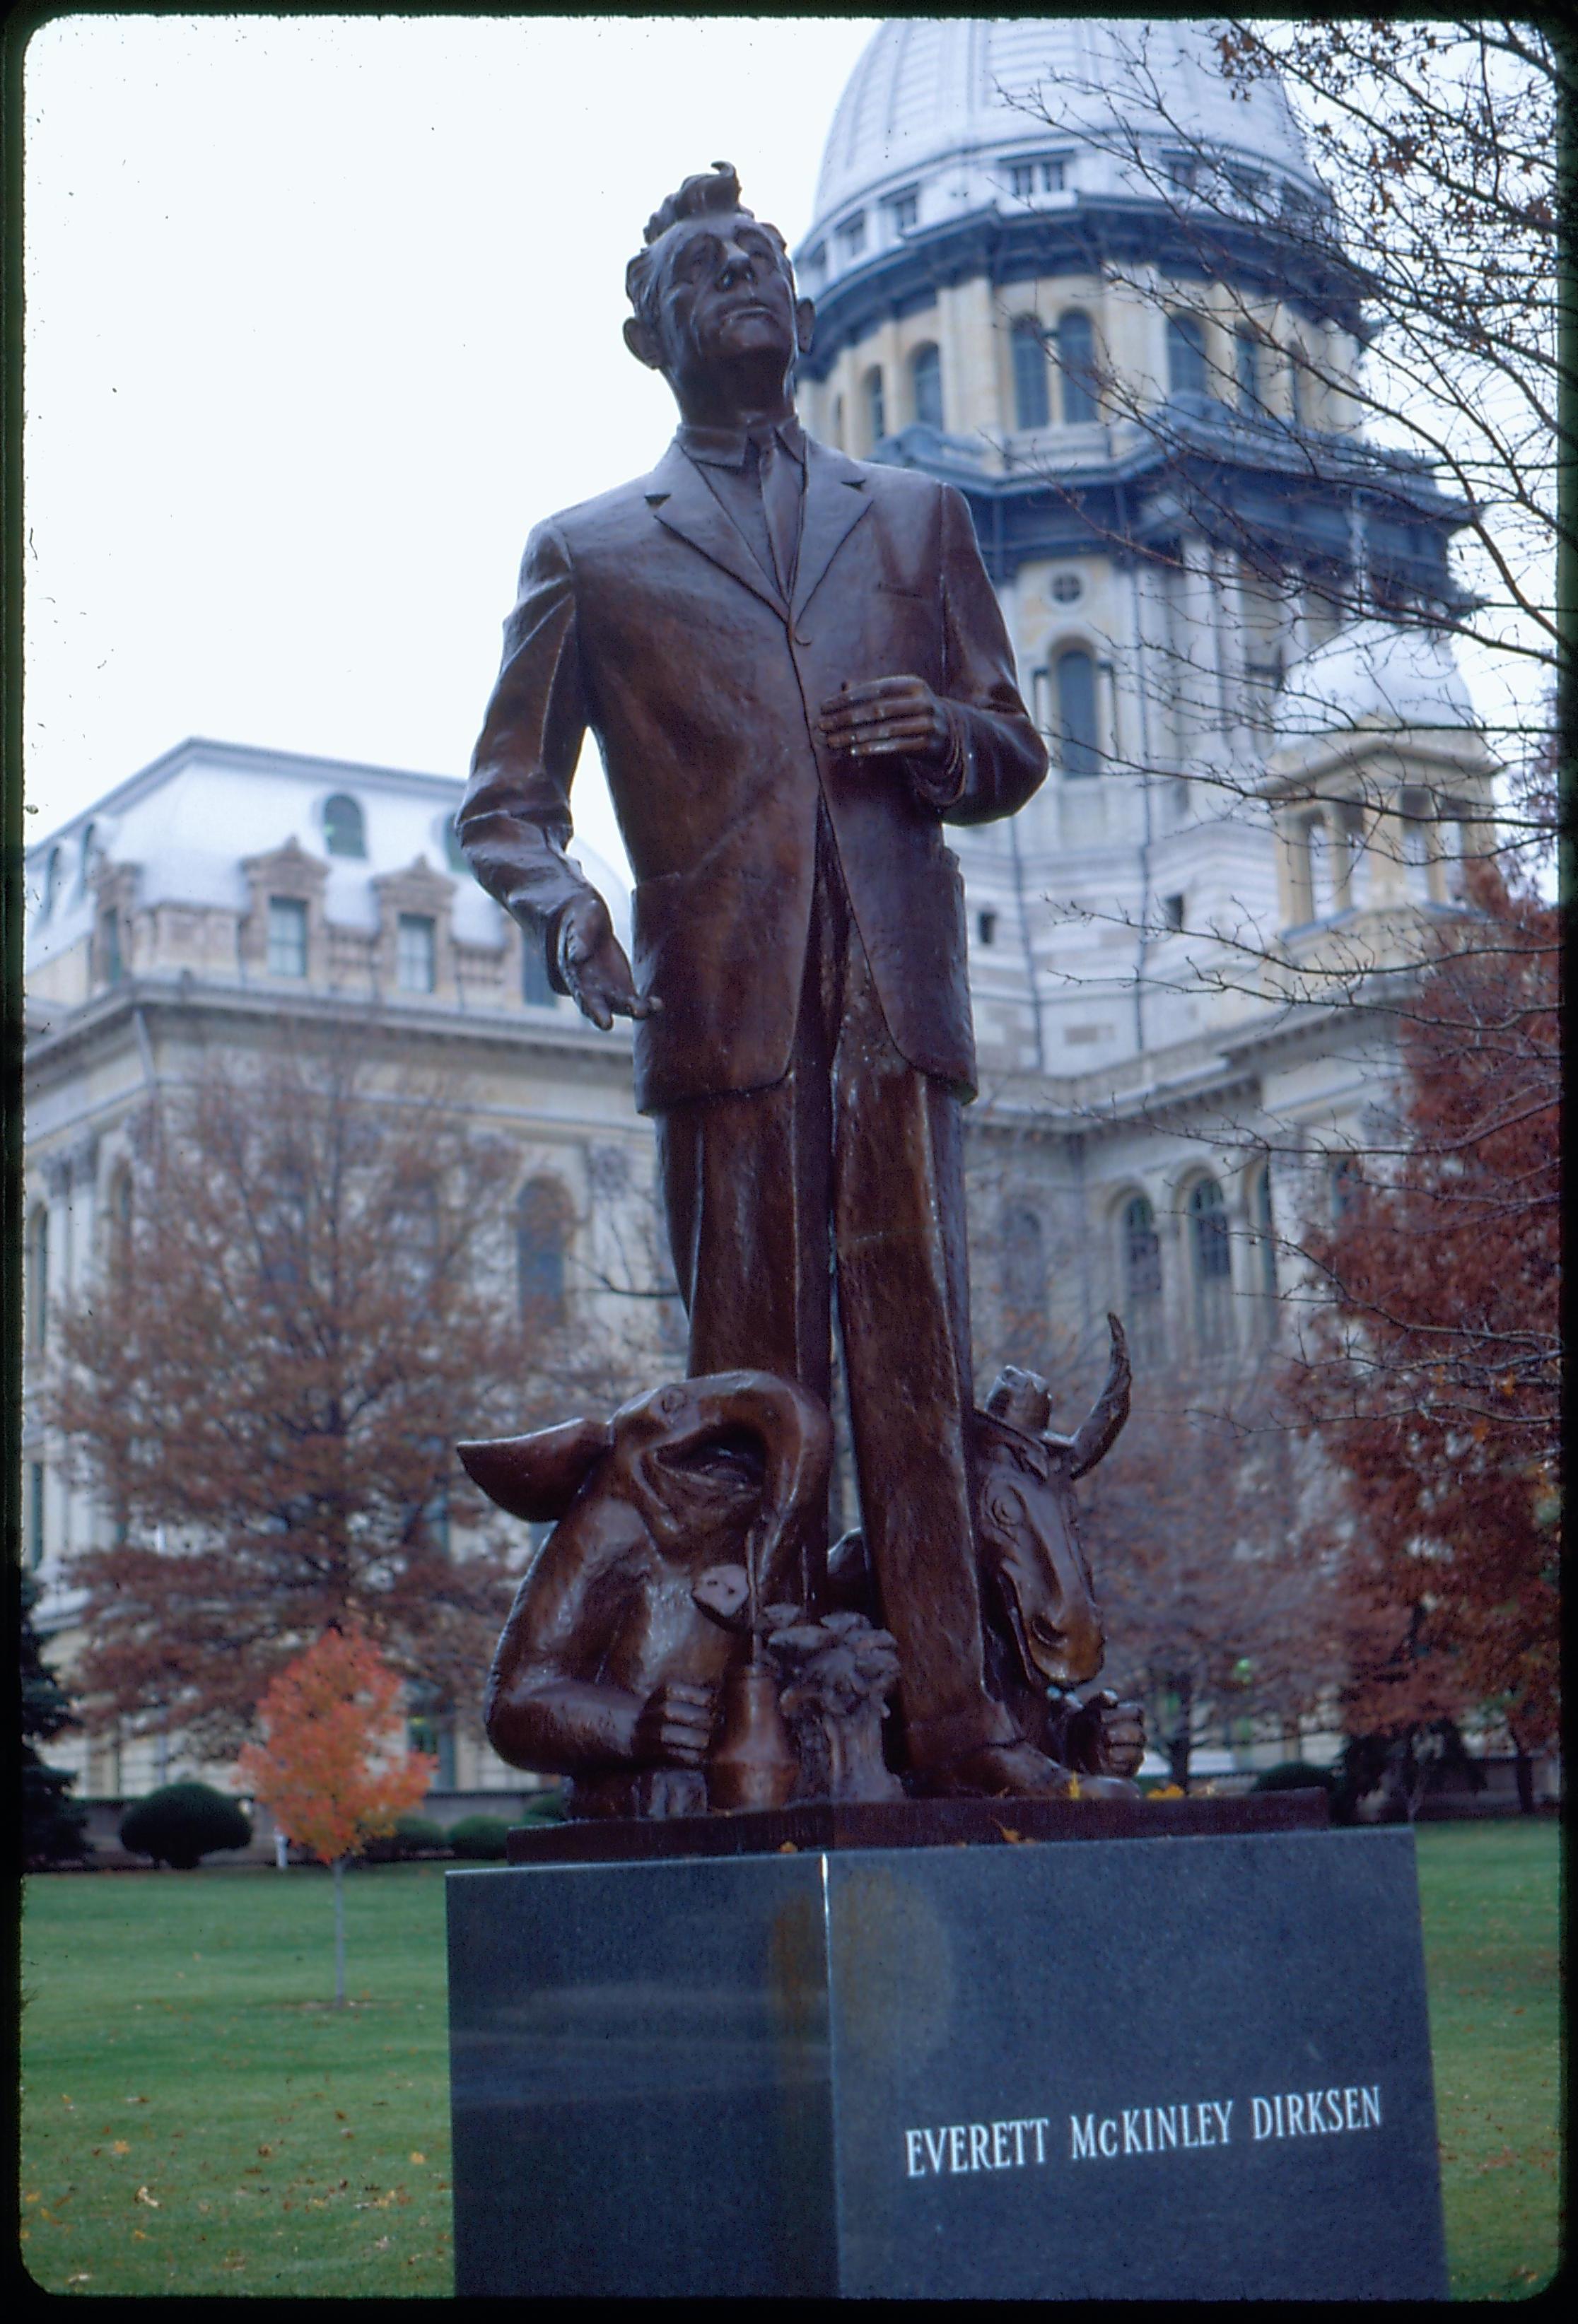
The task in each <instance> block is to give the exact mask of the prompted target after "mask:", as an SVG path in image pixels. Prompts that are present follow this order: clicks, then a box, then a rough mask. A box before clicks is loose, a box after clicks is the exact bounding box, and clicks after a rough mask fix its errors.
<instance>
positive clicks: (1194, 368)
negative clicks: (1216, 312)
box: [1167, 315, 1205, 395]
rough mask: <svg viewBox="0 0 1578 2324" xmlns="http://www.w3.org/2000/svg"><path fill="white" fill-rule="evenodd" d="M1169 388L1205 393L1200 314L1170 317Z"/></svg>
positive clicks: (1179, 392)
mask: <svg viewBox="0 0 1578 2324" xmlns="http://www.w3.org/2000/svg"><path fill="white" fill-rule="evenodd" d="M1167 392H1168V393H1169V394H1172V395H1204V393H1205V327H1204V324H1203V323H1202V322H1201V320H1200V318H1199V316H1198V315H1169V316H1168V317H1167Z"/></svg>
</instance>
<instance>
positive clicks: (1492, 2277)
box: [1417, 1819, 1561, 2300]
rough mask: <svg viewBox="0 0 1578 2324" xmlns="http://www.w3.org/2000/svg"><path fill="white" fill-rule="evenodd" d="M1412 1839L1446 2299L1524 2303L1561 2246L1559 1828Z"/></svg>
mask: <svg viewBox="0 0 1578 2324" xmlns="http://www.w3.org/2000/svg"><path fill="white" fill-rule="evenodd" d="M1417 1846H1418V1860H1419V1899H1420V1904H1421V1906H1422V1909H1423V1914H1424V1921H1425V1963H1426V1974H1427V1976H1428V1978H1429V1982H1430V2042H1431V2050H1432V2052H1433V2055H1434V2059H1435V2111H1436V2120H1437V2123H1438V2126H1439V2128H1440V2134H1441V2180H1442V2190H1443V2193H1444V2198H1445V2204H1446V2252H1447V2260H1448V2263H1449V2264H1450V2266H1451V2269H1452V2290H1453V2298H1454V2299H1458V2300H1511V2299H1518V2298H1520V2297H1522V2296H1524V2295H1526V2294H1527V2293H1528V2292H1534V2291H1536V2290H1537V2289H1538V2287H1539V2286H1540V2285H1541V2284H1543V2283H1546V2282H1548V2281H1549V2280H1550V2277H1551V2275H1552V2273H1554V2271H1555V2265H1556V2260H1557V2254H1558V2241H1559V2227H1558V2216H1559V2214H1558V2205H1559V2199H1560V2160H1561V2144H1560V2138H1561V2133H1560V2117H1559V2111H1558V2109H1559V2107H1560V2103H1561V2099H1560V2086H1561V2050H1560V2038H1561V2036H1560V2023H1559V2008H1560V1996H1559V1987H1558V1933H1557V1932H1558V1923H1557V1907H1558V1896H1557V1890H1558V1884H1559V1878H1560V1855H1559V1849H1558V1838H1557V1832H1556V1829H1555V1823H1554V1821H1547V1820H1545V1819H1542V1820H1541V1821H1539V1822H1537V1823H1533V1822H1527V1821H1523V1820H1522V1819H1519V1820H1518V1821H1517V1822H1514V1823H1444V1824H1442V1823H1438V1824H1422V1825H1421V1826H1420V1827H1419V1829H1418V1832H1417Z"/></svg>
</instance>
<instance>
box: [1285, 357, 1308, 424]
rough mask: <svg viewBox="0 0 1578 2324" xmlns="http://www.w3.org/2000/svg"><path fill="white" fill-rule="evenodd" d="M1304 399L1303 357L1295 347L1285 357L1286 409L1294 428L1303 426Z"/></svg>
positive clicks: (1305, 398) (1305, 399)
mask: <svg viewBox="0 0 1578 2324" xmlns="http://www.w3.org/2000/svg"><path fill="white" fill-rule="evenodd" d="M1306 401H1307V397H1306V388H1305V378H1304V358H1303V356H1302V355H1300V354H1299V353H1298V350H1297V347H1296V348H1295V349H1294V351H1293V353H1292V354H1291V355H1289V356H1288V358H1287V409H1288V410H1289V411H1290V412H1291V414H1292V416H1293V424H1294V426H1295V427H1296V428H1302V427H1303V426H1304V422H1305V405H1306Z"/></svg>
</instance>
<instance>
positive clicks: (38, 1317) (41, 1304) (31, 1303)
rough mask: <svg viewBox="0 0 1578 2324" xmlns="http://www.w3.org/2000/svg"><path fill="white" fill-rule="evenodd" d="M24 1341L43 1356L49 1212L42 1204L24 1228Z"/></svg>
mask: <svg viewBox="0 0 1578 2324" xmlns="http://www.w3.org/2000/svg"><path fill="white" fill-rule="evenodd" d="M24 1296H25V1298H26V1301H27V1344H28V1347H29V1348H30V1349H31V1351H32V1353H33V1354H34V1355H35V1356H42V1353H43V1351H44V1350H45V1348H46V1347H47V1346H48V1345H49V1340H50V1214H49V1212H48V1211H47V1210H46V1209H45V1207H44V1205H43V1204H42V1203H40V1204H39V1206H38V1208H37V1210H36V1211H34V1213H33V1214H32V1219H31V1220H30V1221H29V1222H28V1230H27V1288H26V1292H25V1295H24Z"/></svg>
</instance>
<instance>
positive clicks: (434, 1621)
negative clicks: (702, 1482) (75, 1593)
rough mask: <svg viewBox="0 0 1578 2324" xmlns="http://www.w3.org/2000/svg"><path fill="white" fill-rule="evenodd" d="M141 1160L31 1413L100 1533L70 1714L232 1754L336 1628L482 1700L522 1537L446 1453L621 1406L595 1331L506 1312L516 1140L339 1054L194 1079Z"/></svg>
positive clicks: (404, 1669) (429, 1090) (435, 1683)
mask: <svg viewBox="0 0 1578 2324" xmlns="http://www.w3.org/2000/svg"><path fill="white" fill-rule="evenodd" d="M364 1047H365V1045H364ZM136 1164H137V1167H136V1169H135V1173H134V1213H133V1217H132V1221H131V1223H130V1225H129V1226H128V1227H125V1229H124V1231H121V1233H120V1234H119V1237H118V1240H117V1242H116V1243H115V1246H114V1247H113V1248H112V1249H111V1250H110V1251H109V1252H108V1253H107V1254H106V1264H105V1266H104V1267H103V1268H101V1269H100V1271H99V1274H98V1276H97V1279H96V1280H95V1282H94V1283H93V1285H92V1286H91V1287H90V1289H89V1290H88V1293H87V1295H86V1296H83V1297H81V1298H80V1299H78V1300H76V1301H73V1302H68V1303H64V1304H63V1305H62V1307H61V1308H60V1311H59V1329H58V1332H57V1333H56V1335H55V1347H56V1351H57V1360H56V1363H55V1367H54V1370H53V1373H52V1377H51V1383H50V1387H49V1392H48V1394H47V1396H46V1397H45V1399H44V1405H45V1410H46V1416H47V1417H48V1419H49V1421H50V1422H51V1425H53V1426H54V1427H55V1428H56V1429H58V1430H59V1431H60V1434H62V1436H63V1437H64V1438H65V1440H66V1444H67V1451H68V1455H69V1460H70V1462H71V1464H72V1468H73V1471H74V1475H75V1479H76V1481H78V1483H80V1484H82V1485H84V1486H86V1487H87V1488H88V1489H89V1490H90V1491H91V1492H92V1494H93V1497H94V1499H96V1500H97V1503H98V1505H99V1507H100V1508H102V1509H103V1510H104V1511H105V1512H106V1515H107V1516H108V1517H109V1519H110V1520H111V1524H112V1526H113V1529H114V1535H115V1538H114V1540H113V1542H112V1543H111V1544H110V1545H101V1546H96V1547H93V1548H90V1549H88V1550H86V1551H83V1552H80V1553H79V1554H78V1555H77V1556H76V1558H75V1559H73V1560H72V1561H71V1564H70V1567H69V1575H68V1579H69V1582H71V1583H72V1584H73V1585H75V1586H76V1587H77V1588H78V1589H80V1590H81V1591H83V1592H84V1603H83V1609H82V1614H81V1628H82V1630H83V1632H84V1633H85V1636H86V1644H85V1646H84V1648H83V1650H82V1652H81V1654H80V1655H79V1656H78V1660H77V1661H76V1664H75V1665H74V1667H73V1670H72V1673H71V1683H72V1689H73V1693H74V1695H75V1697H76V1699H77V1701H78V1707H79V1710H80V1714H81V1717H82V1719H83V1722H84V1724H85V1725H86V1726H88V1728H89V1729H95V1728H97V1729H100V1730H104V1729H109V1728H112V1727H119V1728H120V1729H121V1731H123V1732H125V1731H128V1730H129V1731H131V1732H134V1733H135V1732H165V1733H179V1734H181V1735H182V1736H184V1738H186V1741H187V1744H188V1746H189V1748H195V1749H197V1750H198V1751H199V1752H201V1753H203V1754H204V1755H206V1756H208V1757H214V1758H224V1757H228V1756H229V1755H230V1754H231V1753H232V1752H233V1751H234V1750H235V1748H237V1746H238V1745H239V1744H240V1743H241V1742H242V1741H243V1740H244V1739H245V1736H246V1735H247V1733H248V1732H249V1730H250V1729H251V1725H252V1720H253V1711H254V1704H255V1703H256V1701H257V1699H258V1696H259V1694H260V1693H261V1692H262V1691H263V1688H264V1686H265V1685H266V1684H267V1683H268V1681H269V1679H270V1677H271V1676H272V1674H273V1673H274V1672H275V1671H277V1670H278V1669H280V1668H281V1665H283V1664H284V1663H285V1662H287V1661H288V1660H289V1659H290V1657H291V1655H294V1654H296V1653H297V1652H299V1651H300V1648H301V1646H303V1645H304V1644H305V1643H306V1642H307V1641H309V1640H310V1639H312V1638H316V1637H318V1636H319V1635H320V1634H321V1633H322V1632H323V1631H324V1630H325V1629H326V1628H328V1626H329V1625H331V1624H334V1623H342V1624H345V1623H360V1624H362V1625H363V1626H365V1628H366V1630H367V1632H368V1634H369V1635H370V1636H371V1637H374V1639H375V1640H376V1641H377V1642H378V1644H379V1646H380V1647H381V1648H382V1649H383V1651H384V1652H385V1653H387V1654H388V1655H390V1657H391V1659H392V1661H393V1663H394V1665H395V1666H396V1667H397V1668H398V1669H399V1670H400V1672H401V1674H402V1676H404V1677H405V1678H406V1679H407V1680H408V1681H410V1682H411V1683H414V1684H415V1685H417V1686H419V1687H420V1688H421V1689H422V1690H423V1691H424V1692H426V1694H427V1696H428V1699H429V1701H438V1702H439V1703H441V1704H447V1703H451V1702H456V1701H469V1700H471V1699H472V1698H473V1697H475V1692H476V1689H477V1674H478V1673H479V1672H481V1671H483V1670H484V1669H485V1668H486V1665H487V1661H488V1657H489V1655H491V1653H492V1651H493V1646H494V1641H495V1639H496V1637H497V1635H498V1630H499V1628H500V1625H501V1623H502V1622H503V1617H504V1614H505V1613H506V1612H507V1610H508V1605H509V1596H510V1591H511V1588H512V1576H511V1573H510V1572H509V1569H508V1563H507V1561H508V1557H509V1555H510V1546H511V1545H510V1543H509V1540H508V1538H507V1536H506V1535H504V1534H503V1533H502V1532H494V1531H493V1530H491V1526H492V1524H493V1513H492V1512H491V1511H490V1510H489V1509H488V1508H487V1507H486V1505H484V1503H483V1502H482V1501H481V1500H480V1499H479V1498H478V1497H477V1496H476V1495H475V1492H474V1491H473V1490H472V1489H471V1488H470V1486H469V1484H468V1481H467V1480H466V1477H465V1475H464V1473H463V1472H462V1471H461V1470H460V1468H459V1466H458V1464H457V1462H456V1460H455V1456H454V1450H453V1448H454V1444H455V1443H456V1441H457V1438H460V1437H465V1436H475V1435H486V1434H489V1433H490V1430H492V1429H495V1428H503V1429H508V1428H512V1427H513V1428H518V1427H521V1426H525V1425H531V1423H532V1422H533V1420H535V1419H538V1418H541V1419H545V1420H552V1419H556V1418H558V1417H560V1416H562V1414H563V1412H564V1410H565V1409H566V1407H567V1405H568V1404H570V1402H571V1399H575V1400H580V1399H582V1398H583V1397H585V1398H587V1399H589V1400H590V1402H591V1403H592V1405H593V1406H594V1407H595V1408H603V1409H606V1408H607V1406H608V1405H609V1404H610V1403H616V1402H617V1401H618V1400H619V1383H618V1382H617V1381H613V1380H611V1379H610V1376H609V1373H608V1370H607V1369H606V1367H605V1366H604V1365H603V1364H601V1363H600V1362H599V1359H598V1352H597V1347H596V1343H595V1340H594V1338H593V1336H592V1335H591V1334H590V1333H586V1332H578V1333H577V1338H576V1343H575V1346H574V1347H573V1348H572V1347H571V1345H570V1342H569V1334H568V1332H567V1331H566V1330H565V1329H563V1328H562V1319H558V1320H556V1319H554V1318H552V1317H546V1318H544V1319H543V1321H542V1328H541V1329H540V1330H538V1329H533V1328H532V1326H533V1321H534V1319H533V1318H532V1317H531V1316H530V1315H527V1316H524V1317H523V1316H522V1314H521V1311H520V1309H519V1307H518V1305H517V1303H516V1301H515V1298H514V1296H513V1286H514V1271H515V1270H514V1263H513V1260H514V1254H513V1250H512V1243H511V1211H510V1198H511V1195H512V1191H513V1187H514V1184H515V1181H516V1179H517V1178H518V1176H519V1173H520V1168H521V1156H520V1153H519V1150H518V1148H515V1147H514V1146H513V1145H512V1143H511V1142H510V1141H509V1140H507V1139H503V1138H501V1137H498V1136H496V1135H492V1134H486V1133H484V1132H481V1131H479V1130H477V1128H476V1126H475V1121H474V1120H468V1119H467V1117H466V1112H465V1111H464V1108H463V1107H462V1105H461V1104H460V1103H459V1102H457V1099H456V1098H455V1096H454V1094H453V1093H449V1092H448V1091H447V1090H446V1089H445V1087H444V1086H443V1085H442V1084H423V1083H420V1082H418V1081H416V1080H415V1079H413V1078H411V1077H409V1076H408V1077H405V1078H402V1079H400V1080H399V1081H396V1080H395V1079H394V1077H393V1076H392V1075H389V1074H384V1075H383V1077H382V1078H378V1077H375V1075H374V1072H373V1071H372V1070H371V1069H370V1068H369V1067H368V1066H367V1065H366V1064H365V1063H364V1062H363V1061H362V1060H361V1059H359V1058H358V1057H357V1056H355V1055H353V1054H352V1053H351V1051H350V1050H349V1048H348V1047H346V1045H344V1044H341V1043H332V1044H330V1045H328V1046H327V1047H325V1048H324V1049H323V1050H322V1051H320V1052H318V1053H316V1054H314V1055H311V1056H289V1055H284V1054H275V1055H272V1056H266V1057H265V1058H264V1059H263V1061H261V1062H260V1063H258V1064H256V1065H247V1064H245V1063H237V1062H235V1061H227V1060H225V1059H223V1058H221V1059H219V1060H217V1061H216V1062H215V1063H213V1064H212V1065H208V1066H207V1067H206V1068H204V1069H203V1070H202V1071H201V1072H200V1073H199V1074H198V1075H197V1076H196V1077H195V1078H194V1081H193V1083H192V1084H190V1085H189V1087H188V1088H187V1089H185V1090H183V1091H178V1092H177V1093H176V1094H175V1095H173V1096H162V1097H161V1098H160V1099H158V1100H157V1101H156V1102H155V1103H154V1105H153V1106H152V1108H151V1109H150V1111H149V1112H148V1114H147V1115H146V1116H145V1118H144V1120H143V1123H142V1130H141V1139H140V1148H139V1152H138V1155H137V1157H136ZM572 1408H573V1406H572ZM452 1524H453V1525H466V1526H468V1527H469V1528H470V1531H469V1533H468V1537H467V1539H466V1546H465V1551H464V1554H458V1553H457V1552H455V1551H454V1550H453V1549H452V1545H451V1540H450V1529H451V1526H452ZM515 1546H516V1547H518V1546H519V1544H518V1539H517V1541H516V1544H515Z"/></svg>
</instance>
